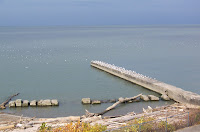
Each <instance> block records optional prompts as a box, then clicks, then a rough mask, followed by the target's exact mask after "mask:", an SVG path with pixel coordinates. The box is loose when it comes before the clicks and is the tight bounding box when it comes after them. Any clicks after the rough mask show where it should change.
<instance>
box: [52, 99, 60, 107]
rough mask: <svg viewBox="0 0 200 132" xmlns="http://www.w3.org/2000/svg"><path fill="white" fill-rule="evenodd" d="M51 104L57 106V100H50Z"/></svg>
mask: <svg viewBox="0 0 200 132" xmlns="http://www.w3.org/2000/svg"><path fill="white" fill-rule="evenodd" d="M51 104H52V106H58V105H59V103H58V100H57V99H52V100H51Z"/></svg>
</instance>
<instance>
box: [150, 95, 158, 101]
mask: <svg viewBox="0 0 200 132" xmlns="http://www.w3.org/2000/svg"><path fill="white" fill-rule="evenodd" d="M148 97H149V99H150V100H151V101H158V100H159V98H158V97H156V96H154V95H148Z"/></svg>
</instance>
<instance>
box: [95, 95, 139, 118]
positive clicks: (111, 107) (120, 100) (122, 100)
mask: <svg viewBox="0 0 200 132" xmlns="http://www.w3.org/2000/svg"><path fill="white" fill-rule="evenodd" d="M141 95H142V94H138V95H137V96H134V97H131V98H125V99H124V98H121V99H119V101H117V102H116V103H114V104H113V105H111V106H110V107H108V108H107V109H106V110H104V111H103V112H100V113H97V114H95V115H96V116H99V115H103V114H105V113H107V112H108V111H110V110H112V109H114V108H115V107H116V106H117V105H118V104H121V103H124V102H128V101H130V100H134V99H136V98H138V97H140V96H141Z"/></svg>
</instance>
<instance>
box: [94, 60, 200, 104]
mask: <svg viewBox="0 0 200 132" xmlns="http://www.w3.org/2000/svg"><path fill="white" fill-rule="evenodd" d="M91 66H93V67H95V68H98V69H100V70H103V71H105V72H108V73H110V74H112V75H115V76H117V77H120V78H122V79H125V80H127V81H130V82H132V83H135V84H138V85H140V86H143V87H144V88H147V89H150V90H152V91H155V92H157V93H160V94H167V95H168V96H169V97H170V98H171V99H173V100H175V101H177V102H180V103H187V104H192V105H198V106H200V95H198V94H196V93H192V92H190V91H185V90H183V89H181V88H177V87H175V86H172V85H169V84H166V83H163V82H160V81H158V80H156V79H152V78H150V77H146V76H144V75H141V74H138V73H136V72H134V71H130V70H126V69H124V68H122V67H117V66H115V65H111V64H108V63H105V62H101V61H92V62H91Z"/></svg>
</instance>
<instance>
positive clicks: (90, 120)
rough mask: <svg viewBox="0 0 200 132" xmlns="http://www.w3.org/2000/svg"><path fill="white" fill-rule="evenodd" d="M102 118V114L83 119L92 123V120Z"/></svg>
mask: <svg viewBox="0 0 200 132" xmlns="http://www.w3.org/2000/svg"><path fill="white" fill-rule="evenodd" d="M101 119H102V118H101V116H93V117H88V118H84V119H82V120H81V121H82V122H85V123H91V122H94V121H97V120H101Z"/></svg>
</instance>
